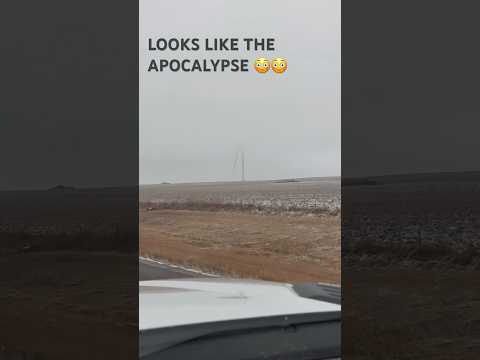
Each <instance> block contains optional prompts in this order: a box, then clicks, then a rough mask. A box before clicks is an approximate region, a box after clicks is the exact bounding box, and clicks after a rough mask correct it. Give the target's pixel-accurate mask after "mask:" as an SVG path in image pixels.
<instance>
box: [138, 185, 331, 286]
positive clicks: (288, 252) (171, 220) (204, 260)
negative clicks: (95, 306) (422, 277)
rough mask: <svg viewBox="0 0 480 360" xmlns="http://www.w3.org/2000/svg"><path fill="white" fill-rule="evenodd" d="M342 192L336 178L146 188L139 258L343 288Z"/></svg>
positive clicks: (142, 193)
mask: <svg viewBox="0 0 480 360" xmlns="http://www.w3.org/2000/svg"><path fill="white" fill-rule="evenodd" d="M339 193H340V182H339V181H338V180H335V179H333V180H332V179H330V180H324V181H305V182H281V183H275V182H246V183H218V184H214V183H208V184H207V183H205V184H178V185H172V184H162V185H154V186H144V187H141V188H140V199H141V201H142V202H143V205H142V204H141V206H140V253H141V255H142V256H146V257H152V258H158V259H162V260H167V261H169V262H171V263H173V264H177V265H184V266H188V267H192V268H197V269H200V270H203V271H207V272H213V273H216V274H220V275H223V276H231V277H241V278H258V279H264V280H274V281H287V282H302V281H323V282H329V283H339V282H340V215H339V213H338V211H339V204H340V203H339V199H340V195H339ZM337 202H338V203H337ZM145 204H148V205H145ZM232 204H234V206H232ZM245 204H247V205H252V204H253V206H247V207H244V205H245ZM325 204H330V206H332V209H333V208H336V209H337V212H333V211H324V210H323V209H325V206H326V205H325ZM213 205H214V206H213ZM245 209H247V210H249V211H244V210H245ZM318 209H322V210H320V211H318Z"/></svg>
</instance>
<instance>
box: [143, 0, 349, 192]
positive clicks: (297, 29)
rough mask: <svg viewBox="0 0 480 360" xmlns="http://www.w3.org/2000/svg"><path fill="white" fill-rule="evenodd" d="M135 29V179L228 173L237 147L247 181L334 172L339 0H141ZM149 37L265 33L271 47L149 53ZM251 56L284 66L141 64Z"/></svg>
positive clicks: (237, 171)
mask: <svg viewBox="0 0 480 360" xmlns="http://www.w3.org/2000/svg"><path fill="white" fill-rule="evenodd" d="M139 36H140V39H139V40H140V54H139V61H140V183H141V184H152V183H160V182H164V181H166V182H195V181H224V180H238V179H240V176H241V168H240V166H239V161H238V155H239V152H240V151H243V152H244V154H245V164H246V165H245V171H246V174H245V175H246V178H247V180H259V179H274V178H290V177H309V176H332V175H333V176H335V175H340V154H341V152H340V149H341V146H340V145H341V144H340V129H341V128H340V125H341V124H340V90H341V89H340V66H341V47H340V45H341V44H340V1H338V0H320V1H319V0H302V1H297V2H284V1H272V0H264V1H251V0H247V1H225V0H223V1H220V0H206V1H194V0H188V1H187V0H184V1H158V0H141V1H140V33H139ZM159 37H160V38H172V37H175V38H182V37H184V38H193V37H198V38H201V39H203V38H215V37H216V38H225V37H236V38H244V37H256V38H267V37H273V38H275V51H271V52H265V51H256V52H255V51H253V52H246V51H244V50H243V49H241V50H240V51H232V52H229V53H227V52H221V53H220V52H218V53H216V52H212V51H210V52H208V53H206V52H204V51H203V50H200V51H197V52H195V53H192V52H183V53H182V52H176V53H175V52H168V53H165V52H157V53H155V54H153V53H152V52H151V51H150V52H149V51H148V38H159ZM260 56H265V57H275V56H279V57H284V58H286V59H287V60H288V70H287V72H285V73H284V74H274V73H272V72H271V71H270V72H269V73H267V74H257V73H256V72H255V71H253V70H252V71H249V72H246V73H231V72H210V73H200V72H197V73H192V72H190V73H186V72H170V71H167V72H158V73H157V72H150V73H149V72H147V68H148V64H149V63H150V60H151V59H158V58H162V57H163V58H178V59H182V58H192V59H193V58H199V59H203V58H206V59H210V58H227V59H242V58H246V59H249V60H250V61H253V60H254V59H255V58H256V57H260ZM249 66H251V64H250V63H249ZM236 158H237V161H236ZM235 164H236V165H235Z"/></svg>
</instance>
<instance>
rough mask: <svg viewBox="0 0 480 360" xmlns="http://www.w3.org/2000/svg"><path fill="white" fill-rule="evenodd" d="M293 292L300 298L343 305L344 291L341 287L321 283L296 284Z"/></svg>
mask: <svg viewBox="0 0 480 360" xmlns="http://www.w3.org/2000/svg"><path fill="white" fill-rule="evenodd" d="M293 290H294V291H295V292H296V293H297V294H298V296H301V297H304V298H308V299H314V300H320V301H325V302H329V303H333V304H337V305H340V304H341V303H342V289H341V288H340V287H339V286H335V285H327V284H321V283H302V284H294V285H293Z"/></svg>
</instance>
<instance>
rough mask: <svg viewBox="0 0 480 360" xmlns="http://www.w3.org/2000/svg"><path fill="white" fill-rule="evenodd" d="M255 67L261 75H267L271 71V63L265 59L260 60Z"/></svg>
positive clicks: (256, 61)
mask: <svg viewBox="0 0 480 360" xmlns="http://www.w3.org/2000/svg"><path fill="white" fill-rule="evenodd" d="M253 66H254V67H255V70H257V72H259V73H261V74H265V73H266V72H267V71H268V70H269V69H270V63H269V62H268V60H267V59H265V58H258V59H257V60H255V64H254V65H253Z"/></svg>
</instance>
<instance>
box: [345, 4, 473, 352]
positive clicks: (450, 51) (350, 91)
mask: <svg viewBox="0 0 480 360" xmlns="http://www.w3.org/2000/svg"><path fill="white" fill-rule="evenodd" d="M478 10H479V9H478V6H475V3H474V2H468V1H458V2H445V3H443V2H438V1H421V2H420V1H380V0H366V1H354V0H344V1H343V2H342V11H343V14H342V15H343V16H342V289H343V302H342V314H343V320H342V326H343V333H342V346H343V356H342V359H345V360H350V359H358V360H359V359H423V360H426V359H477V358H478V354H480V342H479V339H480V315H479V314H480V301H479V295H478V294H479V289H480V276H479V269H480V242H479V237H478V234H479V233H480V221H479V219H480V191H479V190H480V171H479V170H480V166H479V163H478V154H479V153H480V142H479V140H478V134H479V133H480V122H479V121H478V120H479V118H480V103H479V102H478V99H479V95H480V88H479V86H478V84H479V83H480V81H479V80H480V71H479V66H478V64H479V63H480V52H479V48H478V46H475V45H474V44H475V43H476V42H478V34H479V32H480V23H479V22H478Z"/></svg>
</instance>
